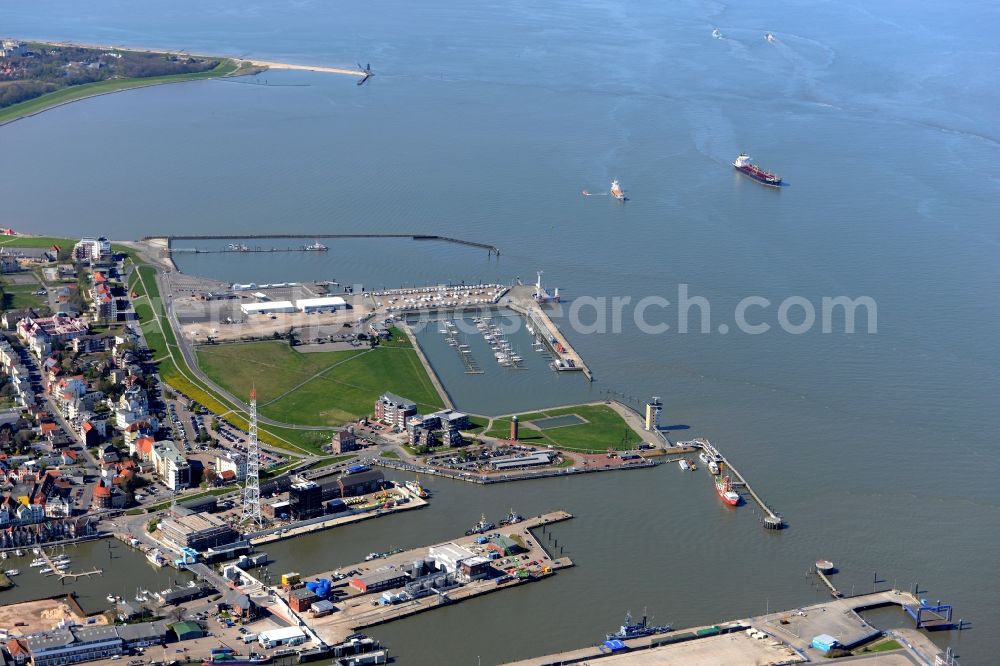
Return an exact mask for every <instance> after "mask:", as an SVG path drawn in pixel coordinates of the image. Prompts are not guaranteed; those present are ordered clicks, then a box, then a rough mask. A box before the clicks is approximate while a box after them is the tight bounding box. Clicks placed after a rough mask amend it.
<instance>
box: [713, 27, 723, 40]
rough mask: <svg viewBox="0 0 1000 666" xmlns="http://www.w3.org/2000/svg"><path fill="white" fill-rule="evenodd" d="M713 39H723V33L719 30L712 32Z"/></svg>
mask: <svg viewBox="0 0 1000 666" xmlns="http://www.w3.org/2000/svg"><path fill="white" fill-rule="evenodd" d="M712 37H715V38H716V39H722V31H721V30H719V29H718V28H715V29H714V30H712Z"/></svg>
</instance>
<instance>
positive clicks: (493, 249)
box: [140, 233, 500, 257]
mask: <svg viewBox="0 0 1000 666" xmlns="http://www.w3.org/2000/svg"><path fill="white" fill-rule="evenodd" d="M298 238H301V239H306V240H308V239H313V240H316V239H320V238H409V239H411V240H416V241H442V242H445V243H453V244H455V245H465V246H467V247H474V248H478V249H481V250H486V252H487V254H488V255H489V256H493V255H496V256H498V257H499V256H500V248H498V247H497V246H496V245H490V244H489V243H480V242H477V241H469V240H463V239H461V238H452V237H451V236H438V235H436V234H374V233H373V234H287V233H286V234H193V235H169V236H143V237H142V238H141V239H140V240H142V241H143V242H147V243H148V242H150V241H156V240H160V241H166V248H165V249H163V250H162V252H163V253H165V254H170V253H171V252H172V251H173V250H172V249H171V247H170V245H171V243H172V242H173V241H175V240H192V241H198V240H232V241H239V240H265V239H272V240H287V239H298Z"/></svg>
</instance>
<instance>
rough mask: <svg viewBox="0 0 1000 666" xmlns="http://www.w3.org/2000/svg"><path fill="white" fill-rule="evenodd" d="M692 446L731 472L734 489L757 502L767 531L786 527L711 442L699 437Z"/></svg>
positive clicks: (761, 520) (783, 521) (692, 441)
mask: <svg viewBox="0 0 1000 666" xmlns="http://www.w3.org/2000/svg"><path fill="white" fill-rule="evenodd" d="M682 443H683V442H682ZM690 444H691V445H694V446H697V447H698V448H700V449H701V450H702V451H704V452H705V455H707V456H708V457H709V459H711V460H714V461H715V462H717V463H719V464H720V465H724V466H725V469H723V473H724V472H725V471H726V469H728V470H729V473H730V475H731V476H733V477H735V478H734V479H733V487H734V488H735V489H736V490H737V492H739V491H740V490H744V491H746V494H747V495H749V496H750V498H751V499H753V501H754V502H756V504H757V506H758V507H760V511H761V512H762V513H761V515H760V523H761V524H762V525H763V526H764V527H765V529H769V530H780V529H782V528H783V527H785V520H784V518H782V517H781V516H780V515H779V514H778V513H776V512H775V511H774V510H773V509H772V508H771V507H770V506H768V504H767V502H765V501H764V499H763V498H762V497H761V496H760V495H758V494H757V491H755V490H754V489H753V487H752V486H751V485H750V483H749V482H748V481H747V480H746V477H744V476H743V475H742V474H741V473H740V471H739V470H738V469H736V468H735V467H734V466H733V464H732V463H731V462H730V461H729V459H728V458H726V457H725V456H724V455H722V454H721V453H720V452H719V450H718V449H716V448H715V447H714V446H713V445H712V443H711V442H709V441H708V440H707V439H705V438H703V437H699V438H697V439H694V440H691V442H690Z"/></svg>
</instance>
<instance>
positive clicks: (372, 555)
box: [365, 553, 382, 562]
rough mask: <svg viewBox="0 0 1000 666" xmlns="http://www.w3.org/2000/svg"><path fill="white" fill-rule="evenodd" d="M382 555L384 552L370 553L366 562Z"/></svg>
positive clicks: (366, 556) (366, 557)
mask: <svg viewBox="0 0 1000 666" xmlns="http://www.w3.org/2000/svg"><path fill="white" fill-rule="evenodd" d="M380 557H382V553H368V554H367V555H365V562H371V561H372V560H377V559H378V558H380Z"/></svg>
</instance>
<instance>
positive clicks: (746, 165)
mask: <svg viewBox="0 0 1000 666" xmlns="http://www.w3.org/2000/svg"><path fill="white" fill-rule="evenodd" d="M733 166H734V167H735V168H736V170H737V171H740V172H742V173H744V174H746V175H747V176H750V177H751V178H753V179H754V180H756V181H757V182H758V183H761V184H763V185H767V186H768V187H781V178H779V177H778V176H776V175H774V174H773V173H771V172H770V171H765V170H764V169H761V168H760V167H759V166H757V165H756V164H751V163H750V156H749V155H747V154H746V153H740V154H739V155H738V156H737V158H736V159H735V160H734V161H733Z"/></svg>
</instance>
